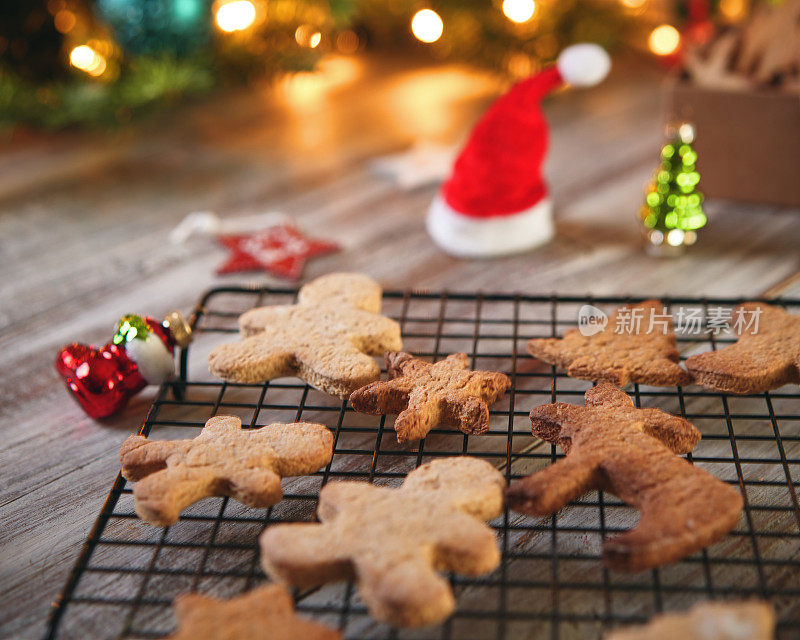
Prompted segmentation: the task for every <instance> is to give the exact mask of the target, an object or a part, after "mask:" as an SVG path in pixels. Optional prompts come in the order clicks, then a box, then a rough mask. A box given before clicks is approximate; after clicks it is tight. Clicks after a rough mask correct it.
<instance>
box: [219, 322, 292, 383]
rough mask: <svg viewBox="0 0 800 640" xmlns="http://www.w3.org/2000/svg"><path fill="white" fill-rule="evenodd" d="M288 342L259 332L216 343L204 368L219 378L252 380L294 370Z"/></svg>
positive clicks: (290, 347)
mask: <svg viewBox="0 0 800 640" xmlns="http://www.w3.org/2000/svg"><path fill="white" fill-rule="evenodd" d="M293 355H294V354H293V350H292V346H291V345H288V344H286V342H285V337H284V339H280V338H274V339H273V338H271V337H270V336H269V335H268V334H266V333H260V334H257V335H254V336H252V337H250V338H246V339H245V340H242V341H241V342H231V343H228V344H223V345H220V346H218V347H216V348H215V349H214V350H213V351H212V352H211V353H210V354H209V356H208V370H209V371H210V372H211V373H212V374H214V375H215V376H217V377H219V378H222V379H223V380H230V381H232V382H244V383H250V384H252V383H256V382H264V381H265V380H271V379H273V378H281V377H283V376H290V375H294V374H295V363H294V357H293Z"/></svg>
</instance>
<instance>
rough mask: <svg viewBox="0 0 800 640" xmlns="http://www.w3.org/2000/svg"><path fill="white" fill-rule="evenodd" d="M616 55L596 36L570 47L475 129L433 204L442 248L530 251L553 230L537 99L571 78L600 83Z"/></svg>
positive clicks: (432, 220)
mask: <svg viewBox="0 0 800 640" xmlns="http://www.w3.org/2000/svg"><path fill="white" fill-rule="evenodd" d="M610 68H611V60H610V58H609V57H608V54H607V53H606V52H605V50H603V49H602V47H600V46H598V45H596V44H589V43H585V44H576V45H572V46H571V47H567V48H566V49H564V51H562V52H561V55H559V56H558V61H557V62H556V64H555V65H553V66H552V67H549V68H547V69H544V70H543V71H541V72H539V73H537V74H536V75H534V76H531V77H530V78H528V79H526V80H523V81H521V82H519V83H517V84H516V85H514V86H513V87H512V88H511V89H510V90H509V91H508V93H506V94H505V95H503V96H501V97H500V98H498V99H497V100H496V101H495V102H494V104H492V105H491V106H490V107H489V109H488V110H487V111H486V113H485V114H484V115H483V117H482V118H481V119H480V120H479V121H478V124H477V125H476V126H475V128H474V129H473V130H472V133H471V134H470V136H469V139H468V140H467V143H466V145H465V146H464V148H463V149H462V151H461V153H460V154H459V156H458V157H457V159H456V161H455V164H454V166H453V172H452V175H451V176H450V178H449V179H448V180H447V181H446V182H445V183H444V184H443V185H442V188H441V190H440V191H439V193H438V194H437V196H436V198H435V199H434V201H433V203H432V204H431V208H430V210H429V212H428V219H427V227H428V232H429V233H430V234H431V236H432V237H433V239H434V241H435V242H436V243H437V244H438V245H439V246H440V247H441V248H442V249H444V250H445V251H447V252H449V253H452V254H455V255H459V256H468V257H481V256H493V255H502V254H508V253H516V252H519V251H526V250H528V249H532V248H533V247H537V246H539V245H541V244H544V243H545V242H548V241H549V240H550V239H551V238H552V237H553V207H552V202H551V200H550V197H549V196H548V193H547V187H546V185H545V183H544V177H543V175H542V164H543V162H544V157H545V152H546V151H547V138H548V127H547V121H546V120H545V117H544V114H543V113H542V110H541V105H540V102H541V100H542V98H544V97H545V96H546V95H547V94H548V93H549V92H550V91H552V90H553V89H556V88H557V87H559V86H561V85H562V84H563V83H568V84H570V85H572V86H579V87H589V86H592V85H595V84H598V83H599V82H601V81H602V80H603V78H605V77H606V75H607V74H608V71H609V69H610Z"/></svg>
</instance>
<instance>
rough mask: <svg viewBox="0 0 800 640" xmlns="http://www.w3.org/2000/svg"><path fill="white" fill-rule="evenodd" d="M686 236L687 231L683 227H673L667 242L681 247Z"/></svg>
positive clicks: (672, 245)
mask: <svg viewBox="0 0 800 640" xmlns="http://www.w3.org/2000/svg"><path fill="white" fill-rule="evenodd" d="M685 236H686V233H685V232H684V231H683V230H682V229H672V231H670V232H669V233H668V234H667V244H668V245H669V246H671V247H680V246H681V245H682V244H683V239H684V237H685Z"/></svg>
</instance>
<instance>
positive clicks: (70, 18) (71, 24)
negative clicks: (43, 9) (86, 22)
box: [53, 9, 77, 33]
mask: <svg viewBox="0 0 800 640" xmlns="http://www.w3.org/2000/svg"><path fill="white" fill-rule="evenodd" d="M76 22H77V18H76V17H75V14H74V13H72V11H68V10H67V9H61V10H60V11H59V12H58V13H56V15H55V17H54V18H53V24H54V25H55V27H56V30H57V31H58V32H59V33H69V32H70V31H72V29H74V28H75V23H76Z"/></svg>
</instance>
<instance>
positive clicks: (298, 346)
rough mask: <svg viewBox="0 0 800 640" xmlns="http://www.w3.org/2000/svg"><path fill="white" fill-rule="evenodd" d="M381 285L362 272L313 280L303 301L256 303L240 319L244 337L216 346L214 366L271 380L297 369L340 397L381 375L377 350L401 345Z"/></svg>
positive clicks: (233, 375)
mask: <svg viewBox="0 0 800 640" xmlns="http://www.w3.org/2000/svg"><path fill="white" fill-rule="evenodd" d="M380 310H381V288H380V286H379V285H378V283H377V282H375V281H374V280H372V279H371V278H368V277H367V276H363V275H360V274H357V273H331V274H328V275H326V276H322V277H321V278H317V279H316V280H314V281H312V282H309V283H308V284H307V285H305V286H304V287H303V288H302V289H300V293H299V294H298V301H297V304H295V305H285V306H273V307H261V308H259V309H252V310H250V311H248V312H247V313H245V314H243V315H242V316H241V317H240V318H239V328H240V329H241V333H242V336H243V338H244V339H243V340H241V341H240V342H234V343H231V344H224V345H221V346H219V347H217V348H216V349H214V350H213V351H212V352H211V354H210V355H209V358H208V367H209V370H210V371H211V373H213V374H214V375H216V376H219V377H220V378H223V379H224V380H230V381H233V382H244V383H257V382H264V381H265V380H272V379H273V378H281V377H284V376H297V377H298V378H301V379H302V380H305V381H306V382H308V384H310V385H311V386H313V387H316V388H318V389H321V390H322V391H325V392H326V393H329V394H331V395H334V396H339V397H340V398H347V397H348V396H349V395H350V393H352V392H353V391H355V390H356V389H358V388H359V387H363V386H364V385H365V384H367V383H369V382H372V381H373V380H376V379H378V377H380V373H381V371H380V367H378V364H377V363H376V362H375V360H374V359H373V358H371V357H370V356H371V355H382V354H383V353H385V352H386V351H392V350H397V349H401V348H402V347H403V343H402V340H401V339H400V325H398V324H397V323H396V322H395V321H394V320H391V319H390V318H386V317H385V316H382V315H380Z"/></svg>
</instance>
